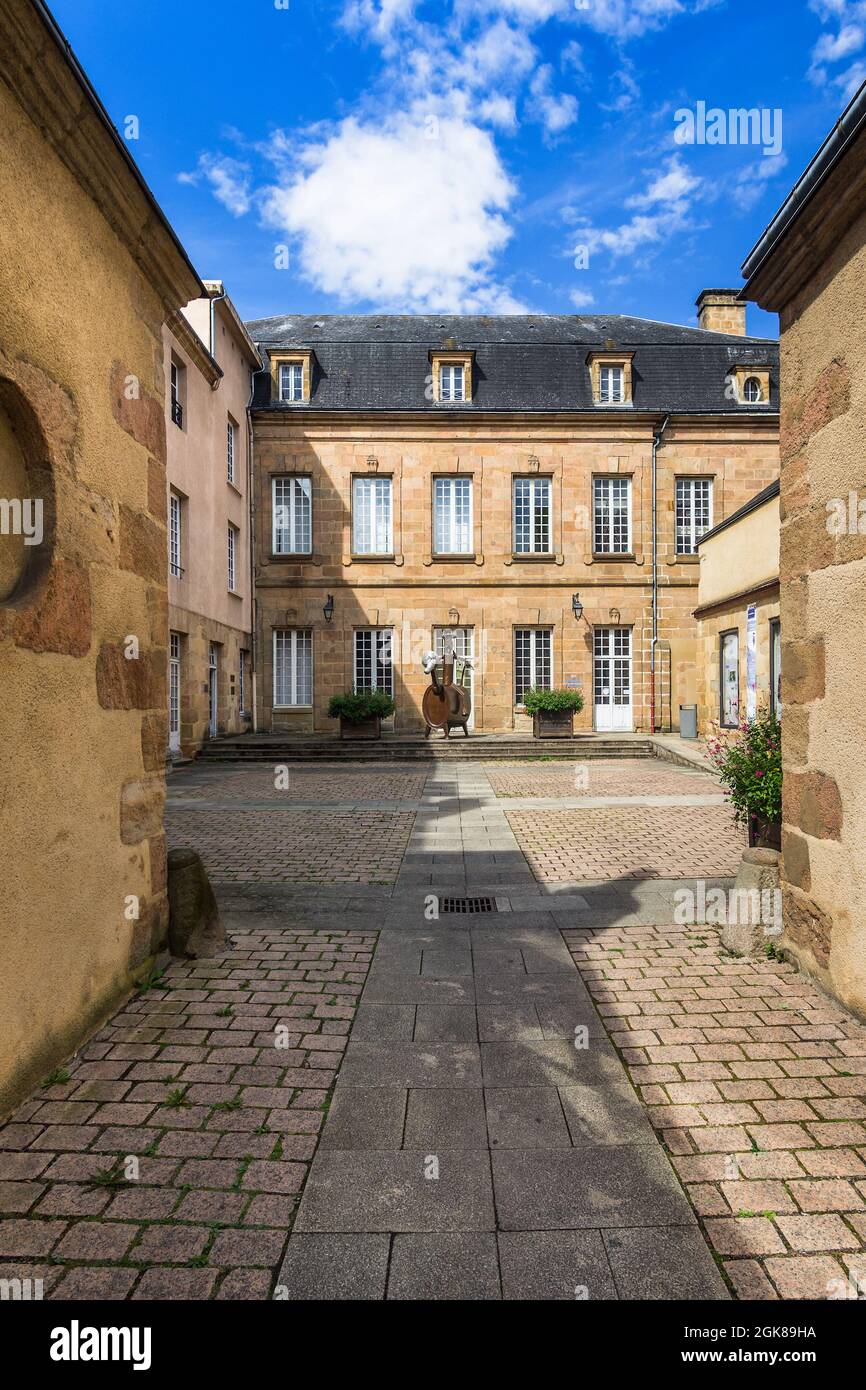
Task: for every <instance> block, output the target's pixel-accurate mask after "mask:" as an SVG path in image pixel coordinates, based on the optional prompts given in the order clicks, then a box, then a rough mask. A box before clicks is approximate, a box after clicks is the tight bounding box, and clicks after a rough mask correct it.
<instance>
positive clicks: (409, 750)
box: [199, 735, 654, 763]
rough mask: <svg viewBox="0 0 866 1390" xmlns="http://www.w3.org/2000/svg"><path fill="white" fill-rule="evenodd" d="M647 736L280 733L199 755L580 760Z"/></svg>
mask: <svg viewBox="0 0 866 1390" xmlns="http://www.w3.org/2000/svg"><path fill="white" fill-rule="evenodd" d="M653 756H654V753H653V747H652V744H651V743H650V741H649V740H648V739H614V738H598V737H595V736H593V735H584V736H583V737H578V738H572V739H526V738H515V739H496V740H494V739H483V738H479V739H473V738H471V737H470V738H468V739H465V738H463V737H462V736H460V737H456V738H451V739H448V740H447V741H446V740H445V739H443V738H438V739H430V740H425V739H401V738H388V737H386V738H384V739H381V740H377V741H375V742H374V741H370V742H365V741H364V740H361V739H359V740H358V741H357V742H356V741H354V740H350V739H346V740H340V739H322V740H318V739H316V740H314V739H310V740H305V739H281V738H279V737H278V736H274V735H266V736H264V737H262V736H246V737H243V736H241V737H237V738H230V737H229V738H216V739H211V740H210V741H209V742H208V743H206V744H205V745H204V747H203V748H202V750H201V753H200V754H199V757H200V758H203V759H205V760H206V761H207V762H233V763H237V762H381V761H388V762H433V761H435V762H440V761H449V762H466V761H468V762H481V761H483V762H496V761H500V760H502V761H507V762H517V761H521V760H523V761H527V760H529V761H538V760H541V759H543V760H545V761H548V760H556V761H569V762H574V761H576V760H577V761H580V760H583V759H585V758H600V759H608V758H611V759H613V758H616V759H619V758H651V757H653Z"/></svg>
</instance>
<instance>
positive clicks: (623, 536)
mask: <svg viewBox="0 0 866 1390" xmlns="http://www.w3.org/2000/svg"><path fill="white" fill-rule="evenodd" d="M592 514H593V540H592V548H593V550H594V552H595V554H596V555H630V554H631V478H594V479H593V483H592Z"/></svg>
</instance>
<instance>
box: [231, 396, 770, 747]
mask: <svg viewBox="0 0 866 1390" xmlns="http://www.w3.org/2000/svg"><path fill="white" fill-rule="evenodd" d="M254 430H255V440H256V445H255V447H256V457H255V487H256V490H257V492H256V556H257V586H256V587H257V602H258V621H259V628H258V652H259V678H260V683H259V710H260V726H261V727H262V728H263V729H270V728H300V729H305V730H312V729H315V730H321V731H329V730H332V729H333V725H332V724H331V722H330V721H329V720H328V718H327V714H326V710H327V704H328V700H329V698H330V696H331V695H332V694H334V693H336V692H338V691H341V690H344V689H348V688H350V686H351V681H352V632H353V629H355V628H356V627H363V626H368V625H369V626H381V627H388V626H390V627H393V628H394V630H395V655H396V663H395V697H396V700H397V715H396V727H397V728H398V729H407V730H408V729H417V728H420V727H421V726H422V718H421V713H420V701H421V695H422V693H423V690H424V688H425V685H426V678H425V677H424V676H423V674H422V672H421V669H420V656H421V654H422V653H423V652H424V651H426V650H427V649H428V648H429V647H430V645H431V642H432V635H433V634H432V629H433V626H434V625H437V626H446V627H447V626H451V625H454V626H458V625H459V626H471V627H473V628H474V630H475V641H476V653H477V654H478V655H480V666H479V669H478V681H477V683H476V695H475V714H476V727H478V728H485V729H490V730H509V729H512V728H515V727H517V728H520V727H523V726H524V717H523V716H521V715H520V713H519V712H518V711H516V710H515V707H514V701H513V688H514V687H513V682H514V673H513V635H512V634H513V628H514V627H516V626H527V627H533V626H549V627H551V628H552V630H553V634H554V636H553V681H554V684H556V685H562V684H564V683H565V682H566V681H568V680H569V679H574V680H580V681H582V689H583V692H584V698H585V708H584V711H583V713H582V714H581V715H580V716H579V718H578V719H577V720H576V727H578V728H582V729H589V728H591V727H592V717H593V713H592V649H591V632H592V626H593V625H622V626H628V627H631V628H632V629H633V639H632V645H633V704H634V722H635V727H636V728H637V729H639V730H640V729H643V730H646V729H648V728H649V726H650V679H649V666H650V641H651V635H652V624H651V578H652V546H651V459H652V430H651V426H650V425H649V424H648V423H646V422H638V421H635V422H631V421H629V422H627V423H620V422H619V421H617V422H614V421H613V420H611V419H610V418H608V419H606V420H605V421H604V422H603V424H602V422H600V421H599V422H596V421H594V420H592V421H587V422H585V423H574V422H567V423H565V422H555V423H552V424H551V423H547V424H544V423H541V422H539V421H535V420H531V419H524V420H522V421H521V420H514V421H510V422H507V423H505V422H495V423H491V422H490V421H489V420H488V421H486V422H485V421H479V422H477V423H476V422H473V423H471V424H468V425H464V424H462V422H461V425H460V426H456V425H454V426H453V425H451V424H445V423H443V422H441V421H438V420H437V421H436V427H435V432H434V431H433V430H432V429H431V425H430V423H429V422H427V421H416V422H412V423H403V422H400V423H394V424H393V425H383V424H381V423H378V422H376V423H375V424H373V423H372V422H367V421H364V420H362V419H361V420H357V419H353V420H349V421H345V422H343V421H339V422H326V421H321V422H320V421H318V420H313V421H310V419H309V417H307V420H306V421H301V420H300V419H299V418H298V417H296V416H294V415H292V417H291V418H289V412H286V415H285V416H283V415H280V416H274V415H269V414H259V415H258V416H256V418H255V421H254ZM371 460H372V462H371ZM293 472H295V473H298V474H308V475H310V476H311V477H312V479H313V554H312V556H311V557H309V558H307V559H304V560H298V559H297V558H295V557H293V558H291V559H287V558H285V557H274V556H272V555H271V519H272V511H271V479H272V477H273V476H274V475H283V474H287V473H293ZM370 473H374V474H377V475H379V476H383V475H387V476H391V477H392V478H393V516H394V552H395V553H394V558H393V560H388V561H383V560H381V559H376V560H364V559H359V558H357V557H353V555H352V549H351V495H352V487H351V484H352V477H353V475H355V474H358V475H362V476H367V475H369V474H370ZM454 473H460V474H471V476H472V478H473V511H474V517H473V520H474V555H473V558H472V559H471V560H462V559H458V560H450V559H441V558H434V556H433V554H432V527H433V509H432V480H433V478H434V476H436V475H437V474H454ZM596 474H604V475H610V474H622V475H626V474H627V475H630V476H631V477H632V546H633V555H632V557H630V558H628V559H611V560H607V559H599V558H597V557H595V556H594V555H593V551H592V531H591V526H592V487H593V477H594V475H596ZM533 475H536V476H548V477H550V478H551V479H552V499H553V549H554V552H555V553H554V555H553V557H552V558H550V559H538V558H532V557H518V556H515V555H513V553H512V516H511V507H512V479H513V477H514V476H533ZM680 475H682V476H700V477H707V476H709V477H713V479H714V493H715V501H714V509H715V510H714V518H715V520H719V519H721V517H722V516H724V515H727V514H728V513H729V512H731V511H733V510H734V509H735V508H737V507H739V506H741V505H742V504H743V503H744V502H745V501H747V500H748V499H749V498H750V497H752V496H754V494H755V493H756V492H758V491H760V489H761V488H762V487H764V486H766V484H767V483H769V482H770V481H771V480H772V479H773V478H774V477H776V476H778V448H777V442H776V437H775V427H774V424H773V422H767V423H764V422H758V423H755V422H749V423H747V422H745V421H743V422H736V421H732V422H731V423H730V424H724V425H718V424H707V423H697V424H689V423H682V424H680V423H676V424H675V425H674V426H673V427H671V429H670V430H669V433H668V436H667V442H666V444H665V447H664V448H663V449H662V450H661V452H660V454H659V470H658V495H659V538H660V549H659V585H660V589H659V599H660V602H659V608H660V635H661V636H662V637H663V638H664V639H665V640H666V641H668V642H670V645H671V663H672V668H673V690H672V692H671V693H670V697H669V696H668V695H666V699H665V712H666V713H667V708H668V702H669V700H670V704H671V705H672V707H673V718H674V721H676V719H677V715H678V711H677V706H678V705H679V704H680V703H693V702H694V700H695V688H696V675H695V639H696V625H695V621H694V618H693V617H692V612H693V610H694V608H695V607H696V604H697V562H696V558H695V557H677V556H676V554H675V534H674V524H675V516H674V496H675V478H676V477H677V476H680ZM575 592H579V593H580V597H581V601H582V602H583V604H584V618H583V619H582V620H581V621H580V623H579V624H578V623H577V622H575V619H574V617H573V615H572V609H571V598H572V594H573V593H575ZM329 593H331V594H333V595H334V603H335V611H334V618H333V621H332V623H331V624H327V623H326V622H325V619H324V617H323V613H322V608H323V605H324V603H325V599H326V597H327V595H328V594H329ZM452 613H456V614H457V616H456V617H453V616H451V614H452ZM275 627H310V628H312V629H313V646H314V708H313V709H312V710H299V711H296V712H295V711H285V710H283V711H276V712H275V711H274V710H273V707H272V694H273V670H272V661H273V656H272V654H273V640H272V633H273V629H274V628H275Z"/></svg>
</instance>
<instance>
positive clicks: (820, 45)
mask: <svg viewBox="0 0 866 1390" xmlns="http://www.w3.org/2000/svg"><path fill="white" fill-rule="evenodd" d="M862 47H863V30H862V29H861V28H860V25H859V24H846V25H844V26H843V28H841V29H840V30H839V32H838V34H822V35H821V37H820V38H819V40H818V42H817V43H816V44H815V47H814V49H813V51H812V58H813V60H814V62H816V63H838V62H839V60H840V58H847V57H848V55H849V54H850V53H856V52H857V51H858V50H859V49H861V48H862Z"/></svg>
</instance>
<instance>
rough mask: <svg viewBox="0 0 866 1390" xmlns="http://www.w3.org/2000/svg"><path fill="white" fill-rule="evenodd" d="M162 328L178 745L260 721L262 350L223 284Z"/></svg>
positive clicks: (211, 286)
mask: <svg viewBox="0 0 866 1390" xmlns="http://www.w3.org/2000/svg"><path fill="white" fill-rule="evenodd" d="M205 289H206V291H207V293H206V295H205V296H204V297H202V298H199V299H196V300H193V301H192V303H191V304H188V305H187V306H186V307H185V309H184V310H183V311H182V312H181V313H179V314H175V315H174V316H173V317H172V319H171V320H170V321H169V322H168V323H167V324H166V325H165V327H164V329H163V343H164V351H165V360H166V371H167V375H168V389H167V391H166V398H165V416H166V425H165V428H166V439H167V463H168V467H167V474H168V478H167V483H168V498H167V521H168V601H169V609H168V624H169V636H168V711H169V719H168V746H169V756H170V758H172V759H176V758H179V757H193V756H194V755H195V754H196V753H197V752H198V751H199V749H200V748H201V746H202V743H203V742H204V741H205V739H207V738H211V737H214V736H215V735H216V734H218V733H232V734H234V733H243V732H245V731H246V730H247V729H248V728H250V726H251V723H252V706H253V682H252V635H251V628H252V572H251V566H250V506H249V483H250V457H251V450H250V430H249V420H248V414H247V411H248V407H249V402H250V390H251V384H252V373H253V370H254V369H256V368H258V367H260V366H261V359H260V358H259V355H258V353H257V352H256V350H255V348H254V347H253V344H252V343H251V342H250V339H249V337H248V335H247V333H246V331H245V329H244V326H243V324H242V323H241V321H240V319H239V318H238V315H237V311H236V310H235V307H234V305H233V304H232V302H231V300H230V299H229V298H228V296H227V295H226V292H225V288H224V286H223V285H222V283H221V281H218V280H217V281H206V282H205Z"/></svg>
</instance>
